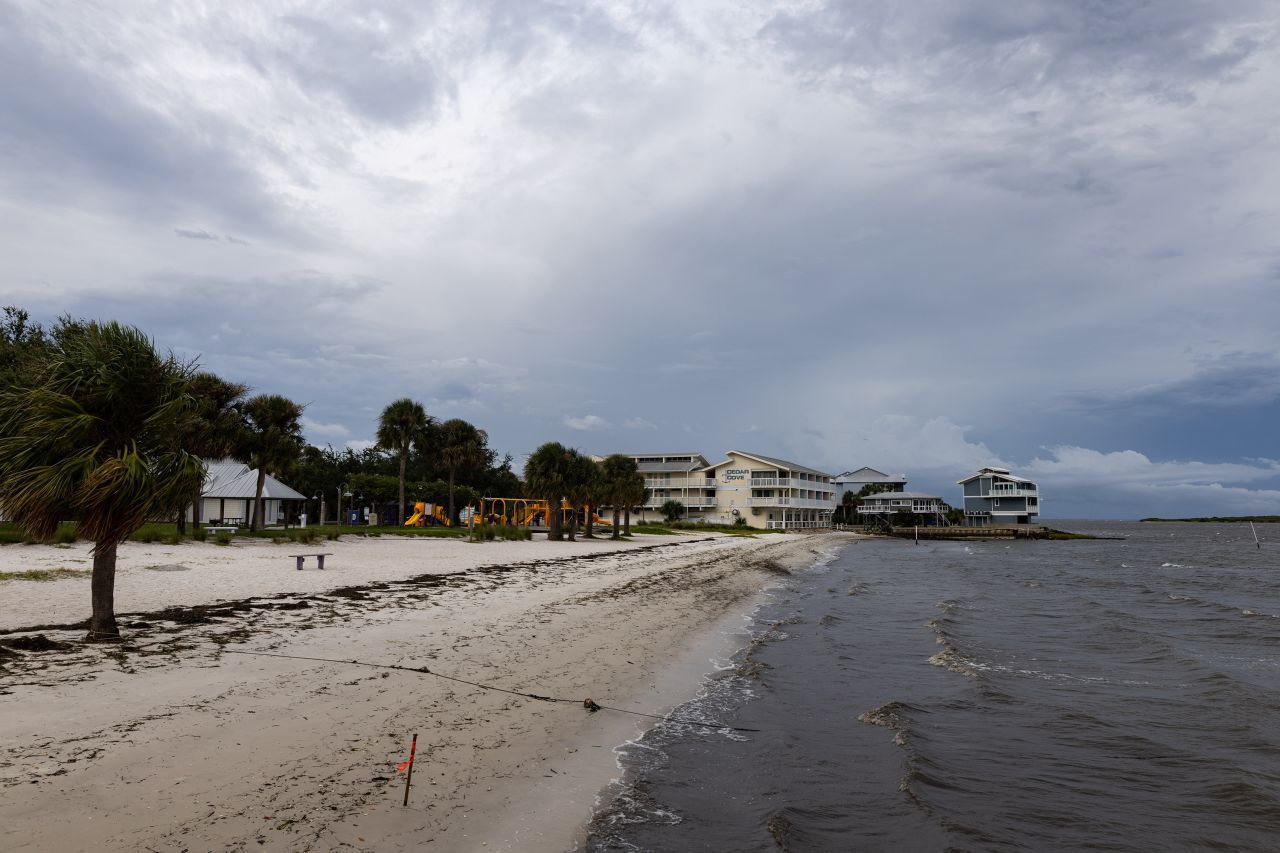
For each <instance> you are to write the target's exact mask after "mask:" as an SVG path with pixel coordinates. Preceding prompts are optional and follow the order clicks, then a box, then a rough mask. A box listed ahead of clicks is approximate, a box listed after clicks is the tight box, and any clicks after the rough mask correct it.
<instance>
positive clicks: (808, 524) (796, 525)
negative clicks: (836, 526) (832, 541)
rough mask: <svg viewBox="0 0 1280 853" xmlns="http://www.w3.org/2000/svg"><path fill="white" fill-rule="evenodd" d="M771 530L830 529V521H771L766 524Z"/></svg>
mask: <svg viewBox="0 0 1280 853" xmlns="http://www.w3.org/2000/svg"><path fill="white" fill-rule="evenodd" d="M765 524H766V526H767V529H769V530H809V529H812V528H816V527H830V526H831V521H830V519H828V520H826V521H769V522H766V523H765Z"/></svg>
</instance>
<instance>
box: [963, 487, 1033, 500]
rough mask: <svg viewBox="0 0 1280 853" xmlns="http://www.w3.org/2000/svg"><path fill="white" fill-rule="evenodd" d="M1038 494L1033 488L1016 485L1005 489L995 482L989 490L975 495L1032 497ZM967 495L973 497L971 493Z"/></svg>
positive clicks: (984, 496) (983, 496)
mask: <svg viewBox="0 0 1280 853" xmlns="http://www.w3.org/2000/svg"><path fill="white" fill-rule="evenodd" d="M1038 494H1040V493H1039V492H1038V491H1036V490H1035V489H1028V488H1025V487H1023V488H1019V487H1017V486H1010V487H1009V488H1007V489H1006V488H1001V487H1000V485H999V484H997V485H994V486H992V487H991V490H990V491H988V492H983V493H982V494H981V495H977V497H980V498H1027V497H1032V498H1033V497H1035V496H1036V495H1038ZM969 497H974V496H973V495H970V496H969Z"/></svg>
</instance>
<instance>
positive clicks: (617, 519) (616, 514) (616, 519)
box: [609, 504, 622, 539]
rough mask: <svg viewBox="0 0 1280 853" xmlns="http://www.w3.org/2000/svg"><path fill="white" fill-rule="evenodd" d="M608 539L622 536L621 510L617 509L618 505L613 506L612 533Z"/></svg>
mask: <svg viewBox="0 0 1280 853" xmlns="http://www.w3.org/2000/svg"><path fill="white" fill-rule="evenodd" d="M609 538H610V539H621V538H622V510H620V509H618V505H617V504H614V506H613V535H611V536H610V537H609Z"/></svg>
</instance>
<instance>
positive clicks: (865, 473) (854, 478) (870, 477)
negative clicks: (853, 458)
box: [836, 468, 907, 483]
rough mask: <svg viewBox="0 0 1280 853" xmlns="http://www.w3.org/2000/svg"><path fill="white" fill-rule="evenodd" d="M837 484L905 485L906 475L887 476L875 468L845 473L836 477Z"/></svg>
mask: <svg viewBox="0 0 1280 853" xmlns="http://www.w3.org/2000/svg"><path fill="white" fill-rule="evenodd" d="M836 482H837V483H905V482H907V475H906V474H886V473H884V472H883V471H877V470H876V469H875V468H859V469H858V470H857V471H845V472H844V473H843V474H841V475H840V476H839V477H836Z"/></svg>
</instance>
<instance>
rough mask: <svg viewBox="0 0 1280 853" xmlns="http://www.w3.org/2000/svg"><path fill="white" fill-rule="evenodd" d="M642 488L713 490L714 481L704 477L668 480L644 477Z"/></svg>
mask: <svg viewBox="0 0 1280 853" xmlns="http://www.w3.org/2000/svg"><path fill="white" fill-rule="evenodd" d="M644 487H645V488H646V489H714V488H715V487H716V481H715V480H708V479H706V478H705V477H672V478H671V479H669V480H664V479H662V478H661V477H646V478H645V481H644Z"/></svg>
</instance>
